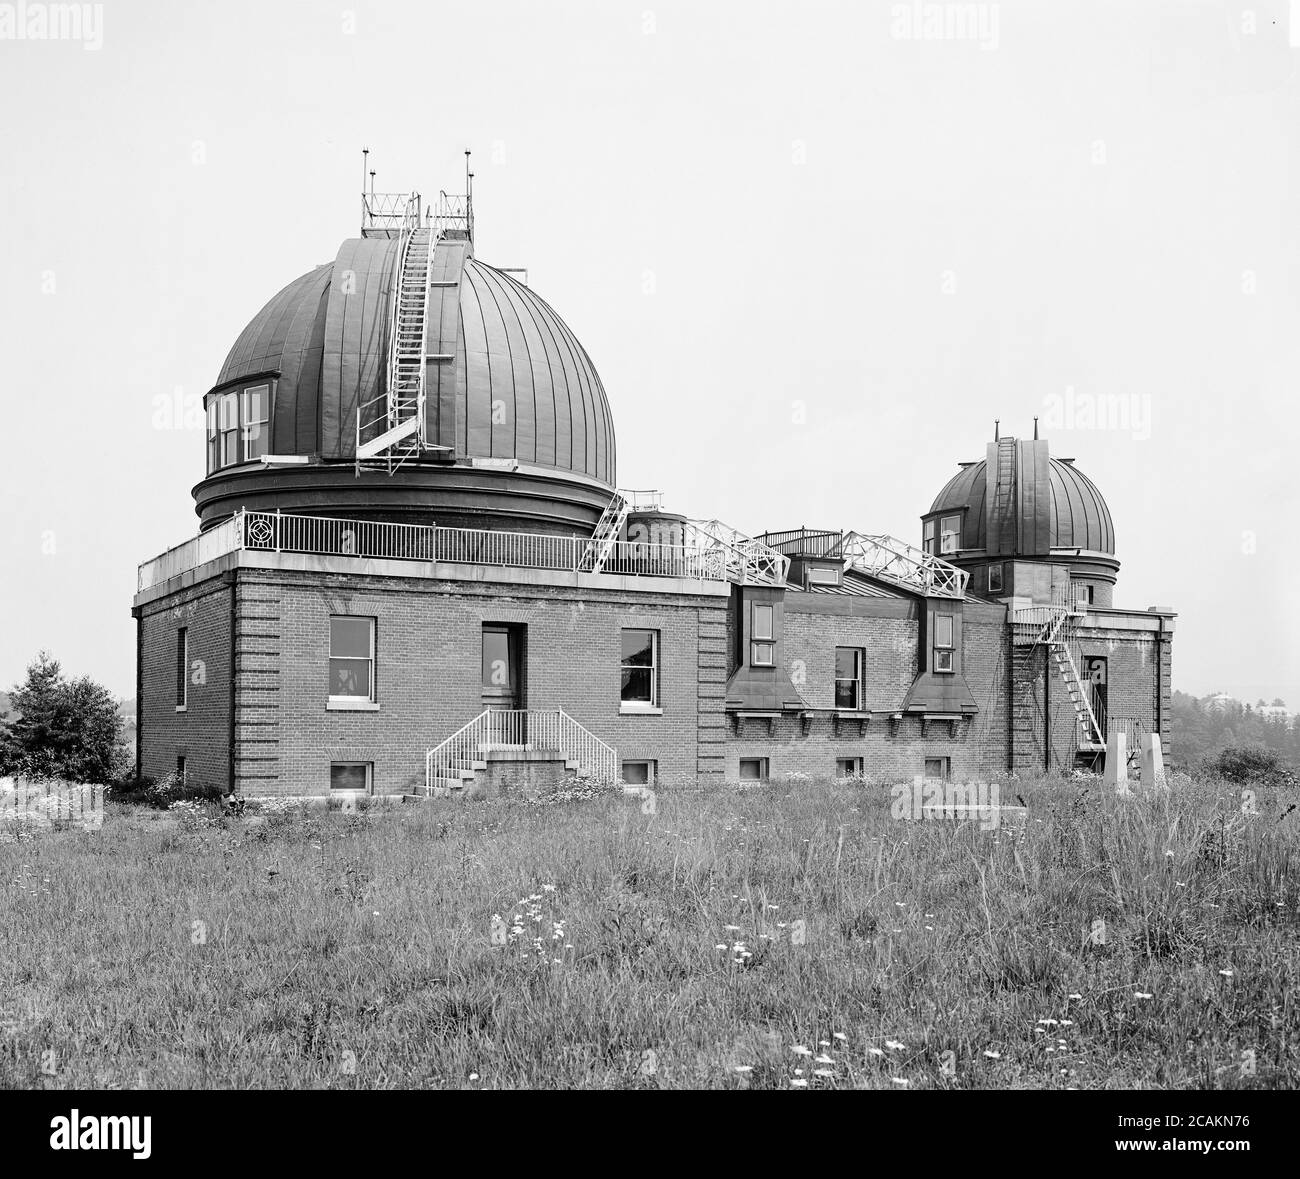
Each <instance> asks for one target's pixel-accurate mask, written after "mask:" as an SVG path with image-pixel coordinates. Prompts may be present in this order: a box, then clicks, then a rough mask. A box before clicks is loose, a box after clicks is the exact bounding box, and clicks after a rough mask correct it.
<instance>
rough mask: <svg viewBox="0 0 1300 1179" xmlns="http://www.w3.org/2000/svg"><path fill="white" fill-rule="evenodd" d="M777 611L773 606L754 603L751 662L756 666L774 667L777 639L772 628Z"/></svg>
mask: <svg viewBox="0 0 1300 1179" xmlns="http://www.w3.org/2000/svg"><path fill="white" fill-rule="evenodd" d="M774 613H775V611H774V610H773V608H772V607H771V606H767V605H763V604H762V603H760V602H755V603H754V614H753V634H752V636H751V642H750V652H749V662H750V664H751V665H752V666H754V667H772V666H773V665H774V664H775V662H776V641H775V637H774V631H773V629H772V627H773V625H774V623H773V615H774Z"/></svg>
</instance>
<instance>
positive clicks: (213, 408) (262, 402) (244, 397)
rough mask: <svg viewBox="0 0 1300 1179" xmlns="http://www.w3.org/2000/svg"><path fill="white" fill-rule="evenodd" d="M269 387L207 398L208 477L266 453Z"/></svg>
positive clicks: (264, 385)
mask: <svg viewBox="0 0 1300 1179" xmlns="http://www.w3.org/2000/svg"><path fill="white" fill-rule="evenodd" d="M271 396H272V386H271V384H270V383H269V382H266V381H263V382H262V383H260V384H257V385H249V386H248V387H247V388H245V389H228V390H226V391H225V392H222V393H214V394H212V395H211V396H210V397H209V398H208V409H207V417H208V474H209V475H211V474H212V473H213V472H214V471H219V470H221V469H222V468H224V467H233V466H234V465H235V464H236V463H248V462H252V461H253V460H254V459H258V458H261V456H262V455H264V454H266V453H267V452H268V451H269V450H270V442H271Z"/></svg>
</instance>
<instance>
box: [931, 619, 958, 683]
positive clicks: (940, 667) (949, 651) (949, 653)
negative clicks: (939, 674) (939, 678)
mask: <svg viewBox="0 0 1300 1179" xmlns="http://www.w3.org/2000/svg"><path fill="white" fill-rule="evenodd" d="M934 670H935V671H953V670H954V668H953V616H952V615H951V614H936V615H935V616H934Z"/></svg>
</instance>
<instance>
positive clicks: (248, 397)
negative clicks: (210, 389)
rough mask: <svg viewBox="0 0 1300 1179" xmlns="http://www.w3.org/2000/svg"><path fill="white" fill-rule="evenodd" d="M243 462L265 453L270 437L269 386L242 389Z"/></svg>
mask: <svg viewBox="0 0 1300 1179" xmlns="http://www.w3.org/2000/svg"><path fill="white" fill-rule="evenodd" d="M243 401H244V407H243V408H244V417H243V427H244V462H248V461H249V460H250V459H255V458H258V457H260V456H261V455H264V454H266V452H267V450H268V449H269V443H270V439H271V386H270V385H254V386H253V388H251V389H245V390H244V397H243Z"/></svg>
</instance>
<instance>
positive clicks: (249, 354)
mask: <svg viewBox="0 0 1300 1179" xmlns="http://www.w3.org/2000/svg"><path fill="white" fill-rule="evenodd" d="M398 257H399V243H398V241H397V240H395V239H387V238H379V237H373V238H372V237H362V238H354V239H350V240H348V241H345V242H344V243H343V245H342V246H341V248H340V249H339V251H338V254H337V256H336V257H335V259H334V261H333V262H332V263H329V264H326V265H323V266H318V267H317V268H316V269H314V270H312V271H310V272H309V273H307V274H304V275H302V276H301V277H299V278H296V279H294V281H293V282H291V283H289V285H288V286H286V287H285V288H284V289H283V290H281V291H280V292H279V293H278V294H277V295H275V297H274V298H272V299H271V300H270V302H268V303H267V304H266V306H265V307H263V308H262V310H261V311H260V312H258V314H257V315H256V316H255V317H254V318H253V319H252V321H251V322H250V323H249V324H248V326H247V327H246V328H244V330H243V331H242V332H241V333H240V335H239V338H238V339H237V340H236V341H235V345H234V347H233V348H231V350H230V354H229V355H228V356H227V358H226V362H225V364H224V365H223V366H222V368H221V372H220V374H219V376H218V378H217V382H216V384H215V385H214V386H213V389H212V392H211V393H210V394H209V400H210V401H211V400H212V399H214V398H217V399H220V397H221V396H222V395H223V394H226V395H227V398H228V394H229V392H231V391H242V390H245V389H247V388H248V387H250V384H251V383H254V382H265V383H266V387H267V388H268V389H269V390H270V392H269V394H268V399H269V403H270V404H269V409H268V410H267V416H268V419H269V420H268V421H267V425H266V430H267V433H268V436H267V438H266V440H265V443H264V444H263V445H262V446H261V447H260V450H261V452H262V453H263V454H267V455H270V456H277V457H282V458H283V457H293V458H295V459H297V460H298V463H297V464H296V465H289V464H286V463H272V464H271V465H269V466H268V465H265V464H263V463H262V462H261V461H259V462H257V463H251V462H249V461H243V462H234V463H229V462H221V463H217V462H214V459H213V455H214V454H215V453H219V452H217V451H215V450H214V449H213V447H212V446H211V445H210V448H209V474H208V477H207V478H206V479H204V480H203V481H202V482H201V483H200V484H199V485H198V486H197V487H196V488H195V492H194V494H195V499H196V506H197V510H198V512H199V515H200V517H201V518H202V520H203V522H204V525H205V526H208V525H210V524H212V523H215V522H216V521H217V520H219V519H221V518H224V516H226V515H228V514H229V512H231V511H234V510H236V509H237V508H239V507H240V506H246V507H249V508H260V509H267V508H272V507H282V508H283V509H284V510H295V511H307V512H311V511H317V512H334V511H348V512H350V513H355V512H358V511H362V512H367V513H369V514H372V515H378V516H384V517H387V518H393V519H414V518H421V519H423V518H436V519H437V520H438V522H439V523H446V524H454V523H469V522H473V523H475V524H476V525H477V526H479V527H482V526H483V523H484V521H483V520H482V519H481V516H482V514H483V512H484V511H485V510H486V511H500V512H504V514H505V515H506V517H508V518H507V519H506V520H505V521H504V522H501V521H497V522H495V523H494V525H492V526H501V527H518V528H524V529H529V530H534V529H541V530H551V529H554V528H557V527H559V528H569V527H572V528H574V529H576V530H578V531H586V532H589V531H590V527H591V525H592V524H593V523H594V522H595V520H596V519H597V518H598V517H599V515H600V511H601V509H602V508H603V506H604V504H605V503H606V502H607V501H608V499H609V493H610V490H611V489H612V488H613V487H614V486H615V480H616V464H615V441H614V426H613V420H612V417H611V415H610V411H609V404H608V402H607V400H606V397H605V390H604V386H603V385H602V384H601V381H600V377H599V376H598V375H597V373H596V369H595V366H594V365H593V364H592V362H591V358H590V357H589V356H588V355H587V352H586V350H585V349H584V348H583V346H582V345H581V344H580V343H579V342H578V340H577V338H576V337H575V336H574V334H573V332H572V331H570V330H569V328H568V326H567V325H566V324H565V323H564V321H563V320H562V319H561V318H560V317H559V316H558V315H557V314H556V313H555V311H554V310H553V309H552V308H551V306H550V304H548V303H547V302H546V301H545V300H544V299H542V298H541V297H540V296H539V295H537V294H536V293H535V292H534V291H532V290H531V289H529V288H528V287H527V286H524V285H523V284H521V283H520V282H518V281H516V280H515V279H514V278H513V277H512V276H511V275H509V274H507V273H504V272H502V271H500V270H497V269H495V268H493V267H491V266H488V265H486V264H485V263H483V262H480V261H479V260H478V259H476V258H475V257H473V253H472V248H471V244H470V242H469V241H468V240H463V239H462V240H456V239H454V238H453V239H451V240H445V239H439V240H437V242H436V244H435V246H434V250H433V258H432V262H431V271H430V276H431V282H430V285H429V296H428V298H429V305H428V308H427V313H426V317H425V323H426V329H425V353H426V358H427V359H426V363H427V377H426V389H427V400H426V409H425V423H426V432H427V438H428V440H429V443H430V444H431V445H433V446H436V447H438V448H439V449H438V450H437V452H436V453H435V452H430V454H429V455H428V456H427V457H426V458H425V459H424V460H422V461H418V462H415V463H412V464H409V465H407V466H406V467H404V468H403V469H402V470H400V471H398V472H397V473H396V474H393V475H387V474H376V473H374V472H371V471H363V472H361V473H360V474H359V475H358V474H357V473H356V472H354V470H353V465H352V463H353V459H354V457H355V455H356V452H357V447H356V437H357V407H358V405H362V406H364V405H366V404H367V403H368V402H370V401H372V399H374V398H376V397H382V395H383V392H384V382H385V380H386V364H387V357H388V348H389V342H388V335H389V324H390V317H391V310H392V306H391V304H392V300H393V298H394V297H395V287H396V284H397V262H398ZM212 429H213V427H212V425H210V427H209V432H210V435H211V432H212ZM248 453H249V450H248V448H245V449H244V450H243V451H238V452H236V458H244V459H246V456H247V454H248ZM258 457H259V459H260V456H258ZM303 460H306V461H305V462H304V461H303ZM473 517H479V518H478V519H472V518H473Z"/></svg>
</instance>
